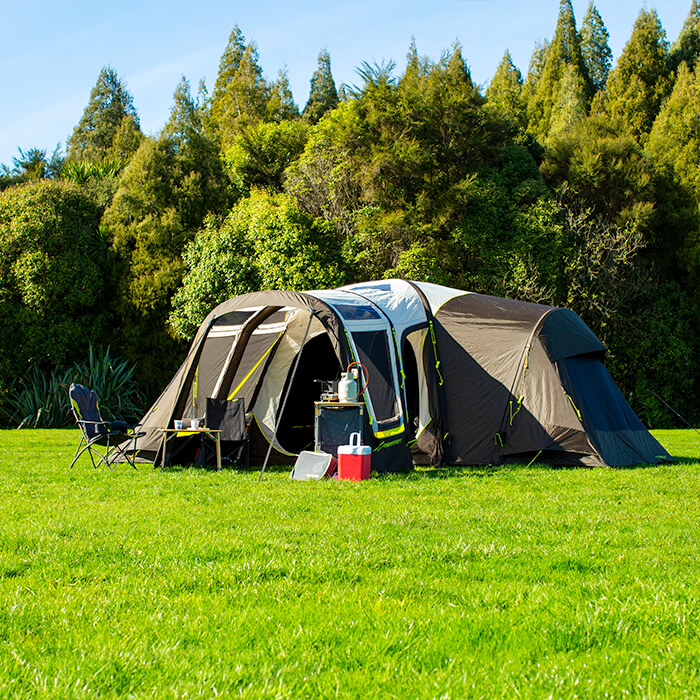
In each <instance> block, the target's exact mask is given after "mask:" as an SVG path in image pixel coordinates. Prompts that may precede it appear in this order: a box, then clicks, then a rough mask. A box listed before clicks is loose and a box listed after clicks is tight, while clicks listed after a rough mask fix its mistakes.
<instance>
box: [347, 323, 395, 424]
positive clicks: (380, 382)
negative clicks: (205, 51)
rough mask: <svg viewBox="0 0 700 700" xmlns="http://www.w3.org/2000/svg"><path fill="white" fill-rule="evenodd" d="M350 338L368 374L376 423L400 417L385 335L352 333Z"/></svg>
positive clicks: (367, 332) (374, 332)
mask: <svg viewBox="0 0 700 700" xmlns="http://www.w3.org/2000/svg"><path fill="white" fill-rule="evenodd" d="M352 337H353V339H354V341H355V345H356V346H357V351H358V353H359V355H360V362H361V363H362V364H363V365H364V366H365V367H366V368H367V372H368V374H369V394H370V396H371V397H372V399H371V400H372V407H373V408H374V413H375V416H376V418H377V421H379V422H381V421H386V420H392V419H396V418H397V417H400V416H399V408H398V404H397V401H396V392H395V391H394V381H393V377H394V375H393V371H392V367H391V355H390V354H389V342H388V340H387V336H386V333H385V332H384V331H362V332H357V331H353V334H352Z"/></svg>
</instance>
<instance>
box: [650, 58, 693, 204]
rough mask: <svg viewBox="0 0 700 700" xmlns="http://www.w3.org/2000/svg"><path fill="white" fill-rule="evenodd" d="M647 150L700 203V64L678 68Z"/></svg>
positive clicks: (659, 165)
mask: <svg viewBox="0 0 700 700" xmlns="http://www.w3.org/2000/svg"><path fill="white" fill-rule="evenodd" d="M647 151H648V153H650V154H651V156H652V157H653V159H654V162H655V163H656V164H657V167H660V168H662V169H665V170H666V171H667V172H668V173H673V174H674V175H675V176H676V178H677V179H678V181H679V182H680V183H681V184H682V185H683V186H685V187H688V188H689V189H690V190H691V191H692V192H693V194H694V196H695V198H696V199H697V201H698V203H700V66H697V67H696V69H695V70H694V71H691V70H690V69H689V67H688V66H687V65H686V64H685V62H683V63H681V64H680V66H679V68H678V77H677V78H676V83H675V85H674V87H673V92H672V93H671V95H670V97H669V98H668V100H666V102H664V104H663V106H662V107H661V110H660V111H659V116H658V117H657V118H656V120H655V121H654V126H653V128H652V130H651V134H650V135H649V142H648V145H647Z"/></svg>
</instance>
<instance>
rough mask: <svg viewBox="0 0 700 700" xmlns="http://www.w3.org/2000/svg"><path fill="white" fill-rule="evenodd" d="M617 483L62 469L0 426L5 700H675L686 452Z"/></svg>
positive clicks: (683, 612)
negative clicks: (234, 699)
mask: <svg viewBox="0 0 700 700" xmlns="http://www.w3.org/2000/svg"><path fill="white" fill-rule="evenodd" d="M656 437H658V439H660V440H661V442H662V443H663V444H664V445H665V447H667V448H668V450H669V451H670V452H671V454H673V455H674V456H676V457H677V458H678V460H679V461H678V463H676V464H671V465H664V466H656V467H650V468H643V467H642V468H638V469H550V468H548V467H545V466H542V465H539V464H535V465H533V466H531V467H528V468H525V467H522V466H508V467H494V468H489V467H482V468H479V469H470V468H465V467H462V468H455V469H443V470H440V471H437V470H430V469H425V470H422V469H419V470H417V471H416V472H415V473H414V474H412V475H411V476H383V477H374V478H372V479H370V480H369V481H366V482H363V483H360V484H357V483H349V482H338V481H336V480H328V481H324V482H294V481H290V479H289V478H288V476H287V473H288V470H284V471H273V472H272V473H266V475H265V477H264V479H263V482H262V483H258V480H257V472H255V471H253V472H245V471H238V470H224V471H222V472H215V471H207V470H204V469H196V468H190V469H178V470H166V471H165V472H160V471H157V470H153V469H152V468H151V466H150V465H146V467H145V468H143V469H141V470H140V471H138V472H135V471H134V470H132V469H131V467H128V466H127V465H122V466H121V467H120V466H117V467H116V468H115V470H114V472H107V471H106V470H105V469H104V468H101V469H98V470H95V469H93V468H92V465H91V464H90V461H89V459H88V458H87V456H83V457H82V458H81V459H80V460H79V461H78V463H77V464H76V465H75V466H74V467H73V469H72V470H70V471H69V470H68V465H69V464H70V460H71V457H72V455H73V452H74V450H75V446H76V445H77V443H78V434H77V431H75V430H65V431H2V432H0V494H1V497H2V501H3V504H4V507H3V509H2V511H1V512H0V530H1V531H2V533H3V537H2V538H0V608H1V609H2V611H3V612H2V614H1V615H0V650H1V651H2V653H0V694H2V695H3V696H6V697H43V696H52V697H56V696H59V697H71V698H82V697H85V698H88V697H90V698H92V697H96V696H99V697H102V696H108V697H113V696H119V697H127V696H133V697H143V696H158V697H175V696H177V697H195V696H241V697H251V698H252V697H255V698H265V697H269V698H280V697H282V698H289V697H340V698H358V697H378V696H381V697H399V698H408V697H410V698H435V697H449V698H453V697H454V698H471V697H486V698H499V697H521V696H522V697H549V696H554V697H583V698H601V697H605V696H606V695H607V696H615V697H625V696H631V697H635V696H644V697H647V696H648V697H697V696H698V695H700V675H698V669H697V658H698V654H700V600H699V599H698V588H697V581H698V576H700V564H699V563H698V557H697V542H698V539H699V538H700V501H699V500H698V498H697V497H696V496H695V495H694V494H697V493H698V489H700V462H699V461H698V455H699V454H700V436H698V434H697V433H696V432H694V431H673V432H667V431H660V432H658V433H656Z"/></svg>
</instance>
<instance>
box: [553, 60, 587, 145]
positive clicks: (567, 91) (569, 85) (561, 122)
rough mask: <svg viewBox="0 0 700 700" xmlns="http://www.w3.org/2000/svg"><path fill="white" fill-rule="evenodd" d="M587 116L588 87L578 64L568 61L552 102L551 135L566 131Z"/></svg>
mask: <svg viewBox="0 0 700 700" xmlns="http://www.w3.org/2000/svg"><path fill="white" fill-rule="evenodd" d="M585 118H586V89H585V85H584V82H583V78H582V76H581V74H580V73H579V71H578V70H577V69H576V66H575V65H573V64H571V63H568V64H566V65H565V66H564V69H563V72H562V76H561V79H560V80H559V84H558V85H557V94H556V98H555V100H554V103H553V104H552V116H551V119H550V123H549V135H550V136H553V135H555V134H559V133H561V132H562V131H566V129H568V128H570V127H571V126H572V125H573V124H575V123H576V122H578V121H582V120H583V119H585Z"/></svg>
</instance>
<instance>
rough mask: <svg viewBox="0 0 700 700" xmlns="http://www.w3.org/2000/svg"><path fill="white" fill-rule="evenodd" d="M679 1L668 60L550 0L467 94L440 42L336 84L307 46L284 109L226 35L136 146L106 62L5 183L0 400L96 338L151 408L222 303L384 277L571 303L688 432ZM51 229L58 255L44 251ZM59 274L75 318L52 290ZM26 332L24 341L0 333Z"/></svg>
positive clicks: (689, 149) (687, 44) (693, 275)
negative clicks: (258, 293)
mask: <svg viewBox="0 0 700 700" xmlns="http://www.w3.org/2000/svg"><path fill="white" fill-rule="evenodd" d="M699 8H700V4H698V0H692V3H691V7H690V11H689V14H688V17H687V20H686V22H685V24H684V26H683V29H682V31H681V33H680V35H679V37H678V38H677V40H676V41H675V42H673V43H672V44H671V45H670V47H669V42H668V40H667V38H666V33H665V31H664V29H663V27H662V25H661V22H660V21H659V17H658V15H657V14H656V12H655V11H654V10H648V9H643V10H642V11H641V12H640V14H639V16H638V18H637V21H636V23H635V26H634V29H633V31H632V34H631V36H630V38H629V41H628V42H627V44H626V45H625V48H624V50H623V51H622V54H621V55H620V57H619V58H618V60H617V63H616V64H615V65H614V66H613V65H612V55H611V51H610V46H609V34H608V31H607V29H606V27H605V24H604V22H603V18H602V17H601V15H600V13H599V12H598V10H597V9H596V7H595V5H594V4H593V3H592V2H591V3H590V4H589V6H588V9H587V12H586V14H585V16H584V18H583V21H582V23H581V26H580V27H577V25H576V18H575V16H574V12H573V5H572V2H571V0H560V2H559V16H558V19H557V24H556V27H554V28H553V29H554V32H553V35H552V37H551V39H549V40H545V41H543V42H542V43H541V44H539V45H537V46H536V47H535V49H534V51H533V55H532V59H531V61H530V65H529V67H528V71H527V77H526V79H525V80H523V74H522V73H521V71H520V70H519V69H518V67H517V66H516V65H515V64H514V63H513V60H512V58H511V55H510V53H509V52H508V51H506V52H505V53H504V56H503V60H502V62H501V63H500V65H499V66H498V68H497V70H496V72H495V75H494V77H493V80H492V81H491V83H490V84H489V86H488V88H487V89H486V91H485V92H484V93H483V94H482V92H481V90H480V89H479V87H478V86H476V85H475V84H474V82H473V81H472V79H471V75H470V72H469V69H468V66H467V61H466V59H465V57H464V56H463V54H462V49H461V47H460V46H459V45H454V46H453V47H451V48H450V49H449V50H448V51H446V52H445V53H444V54H443V55H442V56H440V57H438V58H436V59H431V58H428V57H425V56H421V55H420V54H419V52H418V48H417V46H416V44H415V42H411V44H410V46H409V49H408V54H407V57H406V65H405V69H404V70H403V72H399V71H397V70H396V64H395V63H394V62H393V61H384V62H382V63H381V64H376V63H375V64H371V63H363V64H362V65H361V66H360V67H359V68H358V75H359V84H358V85H355V86H352V87H351V86H347V85H344V86H342V87H341V88H340V89H338V88H337V87H336V85H335V81H334V79H333V75H332V72H331V57H330V55H329V53H328V52H327V51H325V50H322V51H321V52H320V53H319V56H318V67H317V69H316V71H315V72H314V73H313V75H312V76H311V80H310V91H309V96H308V100H307V102H306V105H305V107H304V109H303V111H302V112H301V113H300V111H299V108H298V107H297V105H296V104H295V103H294V100H293V97H292V94H291V91H290V88H289V82H288V79H287V76H286V74H285V72H284V71H281V72H280V73H279V75H278V78H277V79H276V80H272V81H271V80H268V79H267V78H266V77H265V74H264V73H263V69H262V67H261V65H260V62H259V56H258V51H257V48H256V45H255V43H254V42H253V41H249V40H248V39H246V37H245V36H244V35H243V32H242V31H241V29H240V28H239V27H238V26H236V27H234V29H233V31H232V32H231V35H230V38H229V41H228V44H227V46H226V47H225V48H224V51H223V54H222V56H221V60H220V63H219V71H218V75H217V77H216V80H215V83H214V86H213V90H212V93H211V95H209V93H208V91H207V89H206V86H205V85H203V84H202V85H200V89H199V92H198V94H197V96H196V98H193V97H192V95H191V94H190V88H189V84H188V83H187V81H186V80H185V79H184V78H183V80H182V82H181V83H180V84H179V85H178V86H177V88H176V90H175V93H174V97H173V108H172V113H171V116H170V119H169V121H168V123H167V124H166V125H165V126H164V127H163V129H162V131H161V132H160V133H159V134H157V135H155V136H152V137H146V136H144V135H143V134H142V133H141V131H140V129H139V120H138V114H137V112H136V109H135V107H134V104H133V99H132V97H131V95H130V94H129V92H128V90H127V88H126V86H125V85H124V83H123V82H122V81H121V80H120V78H119V77H118V75H117V73H116V71H114V69H112V68H109V67H107V68H104V69H103V70H102V71H101V72H100V75H99V77H98V80H97V83H96V85H95V88H94V90H93V92H92V94H91V97H90V101H89V104H88V105H87V107H86V109H85V112H84V114H83V116H82V118H81V120H80V122H79V124H78V125H77V126H76V128H75V131H74V133H73V135H72V137H71V139H70V140H69V142H68V153H67V157H66V160H65V162H64V160H63V158H62V157H61V155H60V151H59V150H58V149H57V150H56V151H55V152H54V154H53V156H49V155H47V153H46V152H45V151H41V150H40V149H25V150H20V151H19V156H18V158H16V159H15V162H14V167H13V168H9V167H5V166H3V167H2V169H0V190H2V189H4V190H5V194H4V195H2V196H1V197H2V199H0V212H2V213H0V232H1V233H2V238H0V241H2V246H6V245H9V241H10V238H12V237H14V238H12V240H13V241H15V242H14V243H12V246H11V250H10V249H8V253H7V254H5V255H4V257H3V258H2V259H0V269H2V271H3V276H2V278H0V305H3V306H2V308H3V309H4V308H7V309H8V312H7V319H8V321H7V322H6V325H7V328H8V332H6V333H4V334H3V336H4V338H3V339H2V340H0V343H5V346H3V347H6V348H7V350H6V352H3V354H2V355H0V403H1V402H2V401H3V397H4V396H6V394H7V391H8V390H9V389H8V388H9V385H10V383H11V382H12V381H13V380H14V379H15V378H17V377H22V376H24V375H25V374H26V373H27V372H29V371H30V369H31V368H32V367H33V366H34V365H37V364H38V365H39V367H40V369H41V371H49V372H50V371H52V370H57V369H58V368H60V367H62V366H64V365H65V364H66V363H70V362H71V361H74V360H75V359H76V358H78V357H80V356H81V353H82V352H84V351H85V348H86V347H87V343H88V342H90V341H106V342H110V343H112V345H113V347H116V348H117V350H118V352H119V353H121V354H124V355H125V356H126V357H127V358H128V359H129V360H130V361H132V362H134V363H135V366H136V371H137V377H138V378H139V380H140V381H141V382H142V386H143V387H144V389H145V391H146V392H147V394H148V395H149V398H150V397H153V398H155V395H157V393H158V392H159V391H160V390H161V389H162V387H163V385H164V383H165V382H166V381H167V379H168V378H169V377H170V376H171V375H172V372H173V371H174V369H175V368H176V367H177V365H178V364H179V362H180V360H181V359H182V356H183V353H184V350H185V346H186V342H187V340H188V339H189V338H190V337H191V336H192V334H193V333H194V332H195V329H196V327H197V325H198V323H199V322H200V321H201V320H202V319H203V318H204V316H205V315H206V313H207V312H208V311H209V310H210V309H211V308H212V306H214V305H215V304H216V303H218V302H221V301H223V300H224V299H226V298H227V297H229V296H231V295H233V294H238V293H241V292H246V291H252V290H256V289H260V288H263V287H287V288H292V289H303V288H321V287H325V286H332V285H335V284H340V283H344V282H353V281H360V280H365V279H371V278H375V279H376V278H381V277H386V276H401V277H407V278H412V279H418V280H426V281H432V282H436V283H442V284H447V285H451V286H454V287H458V288H463V289H469V290H472V291H476V292H482V293H488V294H493V295H497V296H511V297H516V298H520V299H523V300H529V301H537V302H542V303H548V304H555V305H566V306H569V307H571V308H573V309H574V310H575V311H576V312H577V313H579V314H580V315H581V316H582V317H583V318H584V320H585V321H586V322H587V323H588V324H589V325H590V326H591V328H592V330H593V331H594V332H595V333H596V334H598V335H599V336H600V337H601V339H603V341H604V342H605V343H606V345H607V347H608V349H609V366H610V368H611V370H612V372H613V376H614V378H615V379H616V381H617V382H618V383H619V385H620V387H621V389H622V391H623V393H624V394H625V396H627V397H628V398H629V399H630V400H631V401H632V405H633V408H634V409H635V410H636V411H637V412H638V413H639V414H640V417H641V418H642V419H643V420H644V421H646V422H647V423H650V424H654V425H666V424H668V425H671V424H673V423H674V421H675V420H676V417H675V416H674V415H673V414H672V413H671V412H669V411H668V410H667V409H666V408H664V407H663V404H662V403H660V402H659V401H658V400H657V399H655V398H654V397H653V395H652V394H651V393H650V391H649V388H653V389H654V390H656V391H657V393H659V395H663V396H664V397H665V400H668V401H670V402H671V404H673V405H674V406H675V407H676V408H677V409H679V410H680V411H681V412H682V413H683V414H684V415H687V416H688V417H689V418H690V419H691V420H692V421H697V420H698V419H699V418H700V413H699V412H698V411H699V409H698V406H699V405H700V401H698V398H699V397H700V386H699V385H698V382H700V379H698V377H700V371H699V367H698V361H697V360H696V359H695V358H697V357H700V340H699V335H698V324H700V292H698V290H699V289H700V283H699V275H700V180H698V175H697V173H698V172H699V171H700V146H699V145H698V143H697V140H698V136H697V134H698V125H697V124H696V121H697V118H698V117H697V115H698V113H700V104H699V103H698V80H699V74H698V72H697V71H698V69H697V67H696V63H697V60H696V59H697V57H698V55H700V38H699V37H700V9H699ZM52 180H58V181H62V183H63V184H60V182H53V183H52V182H51V181H52ZM42 183H43V184H42ZM37 193H44V194H43V195H42V197H48V193H53V194H52V195H51V196H52V197H54V198H56V197H58V193H62V194H61V198H62V199H61V201H62V202H63V201H65V202H68V199H67V198H70V201H71V202H72V204H71V205H70V206H71V207H72V210H73V214H71V216H74V215H75V216H77V217H78V218H80V222H77V221H76V222H75V223H76V224H77V225H76V227H75V229H74V228H73V223H72V222H69V219H68V218H66V217H64V216H63V215H62V214H60V212H59V213H58V214H53V215H49V216H48V217H44V216H43V214H42V207H43V206H44V205H43V204H41V205H40V204H39V201H38V199H37V198H38V194H37ZM69 193H70V197H69ZM78 201H80V202H81V204H80V207H78V209H76V207H77V202H78ZM47 206H48V205H47ZM62 206H64V204H60V206H59V203H58V200H56V201H55V202H54V203H53V204H51V206H50V207H49V209H51V207H53V208H54V210H55V209H57V208H58V209H60V207H62ZM78 210H79V213H75V212H76V211H78ZM52 216H53V218H52ZM71 221H72V220H71ZM51 222H55V225H54V223H51ZM25 230H26V231H34V232H35V233H34V234H33V237H32V236H29V237H25V238H23V237H22V236H19V234H15V233H13V234H12V236H11V237H10V238H8V237H7V236H8V235H9V234H6V233H5V232H11V231H14V232H18V231H25ZM44 231H45V232H46V236H45V235H44V233H42V232H44ZM88 232H89V236H88V237H89V238H90V241H89V245H88V244H87V243H86V242H85V241H84V240H83V237H84V236H86V235H88ZM55 236H59V237H62V240H63V243H62V244H61V245H63V246H65V255H66V256H67V257H66V258H65V259H66V260H67V263H66V264H65V265H64V264H63V263H61V262H58V260H59V259H60V258H57V262H56V263H55V264H54V263H51V264H49V263H48V262H47V261H46V259H45V258H46V256H45V255H44V253H42V252H40V250H41V249H42V246H45V245H49V241H50V240H52V238H53V237H55ZM71 246H72V247H71ZM25 248H26V249H25ZM4 250H5V247H3V251H4ZM38 251H39V252H38ZM68 251H71V252H68ZM86 251H87V252H86ZM42 255H44V258H43V260H44V262H43V263H37V267H36V270H37V271H39V272H38V273H37V274H35V275H34V276H35V277H36V278H37V279H36V280H35V281H34V282H32V284H35V285H37V286H38V287H42V285H43V287H42V289H43V288H44V287H45V290H44V291H41V292H37V291H35V290H34V291H32V290H30V287H31V285H28V284H25V282H23V281H22V274H25V275H30V276H31V274H34V273H31V269H30V268H32V266H33V265H34V263H33V262H32V261H33V260H34V259H35V258H36V259H37V260H40V259H41V256H42ZM78 259H79V260H80V266H81V268H82V267H84V276H85V279H84V286H83V288H82V289H83V290H85V291H86V293H84V294H81V295H79V296H81V298H82V299H88V300H89V301H87V302H83V303H87V304H88V307H89V308H87V309H84V308H82V307H80V305H79V304H78V306H76V303H77V302H75V301H72V300H73V299H74V298H75V296H76V295H75V291H76V287H75V285H74V284H73V283H71V284H72V287H71V288H70V289H67V288H66V282H65V280H66V279H68V278H69V277H70V274H69V271H70V270H71V269H72V267H75V266H76V263H75V260H78ZM18 261H20V262H18ZM71 266H72V267H71ZM22 270H24V273H23V272H22ZM81 272H82V270H81ZM30 273H31V274H30ZM54 276H55V277H56V279H55V280H54V279H53V277H54ZM69 286H70V285H69ZM32 289H33V288H32ZM49 290H52V291H51V294H53V293H54V290H55V294H56V296H55V297H52V298H53V299H54V300H53V301H50V299H49V298H50V297H51V294H50V293H49ZM42 295H44V296H46V299H44V298H43V296H42ZM59 297H60V299H61V303H60V304H58V303H57V301H56V300H57V299H58V298H59ZM64 297H65V299H64ZM101 297H104V298H105V299H106V300H107V302H106V303H98V302H97V301H96V300H99V299H100V298H101ZM90 304H92V306H90ZM37 309H39V311H38V312H36V311H35V310H37ZM22 314H24V316H22ZM42 314H43V315H42ZM25 317H27V319H28V320H27V321H26V323H25ZM88 318H89V319H90V323H89V324H88V323H87V319H88ZM107 323H109V333H107V325H106V324H107ZM33 324H34V325H33ZM34 327H36V328H40V329H41V331H31V332H30V331H29V330H28V329H29V328H34ZM20 332H21V333H27V334H28V336H31V337H28V341H27V342H26V343H23V344H17V343H13V342H12V340H14V334H15V333H20ZM8 339H12V340H8ZM42 343H43V345H42Z"/></svg>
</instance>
